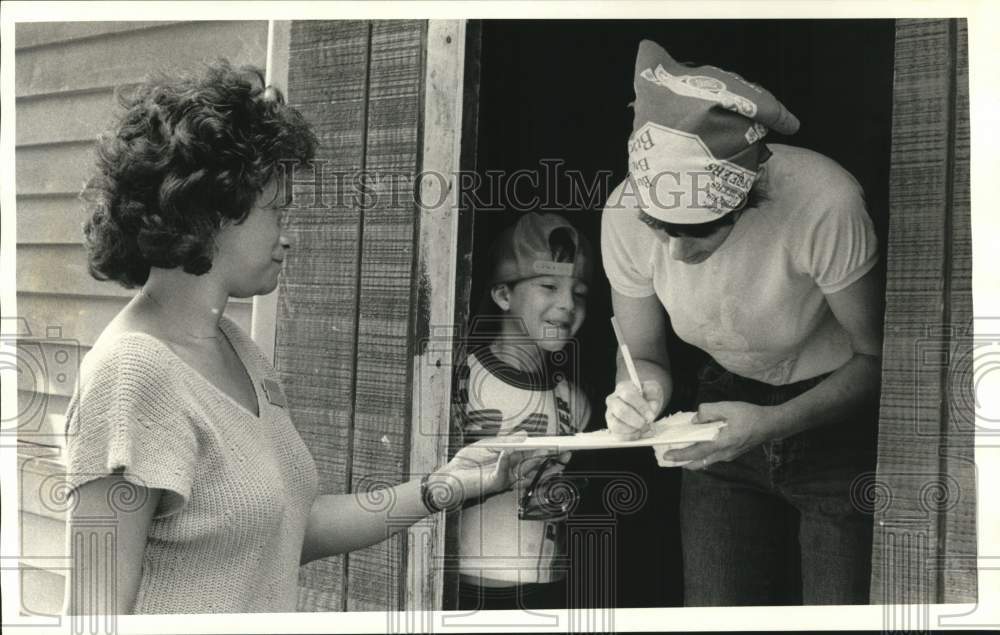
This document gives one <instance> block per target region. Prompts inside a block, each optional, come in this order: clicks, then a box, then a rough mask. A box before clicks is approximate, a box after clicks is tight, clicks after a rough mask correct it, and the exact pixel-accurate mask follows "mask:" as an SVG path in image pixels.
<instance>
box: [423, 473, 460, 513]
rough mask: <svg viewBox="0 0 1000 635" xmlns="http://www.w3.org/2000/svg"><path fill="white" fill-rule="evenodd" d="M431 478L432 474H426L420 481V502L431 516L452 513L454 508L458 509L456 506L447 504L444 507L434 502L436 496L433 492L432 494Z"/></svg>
mask: <svg viewBox="0 0 1000 635" xmlns="http://www.w3.org/2000/svg"><path fill="white" fill-rule="evenodd" d="M430 478H431V475H430V474H424V476H423V478H421V479H420V500H421V502H423V504H424V507H425V508H426V509H427V511H428V512H430V513H431V514H436V513H438V512H448V511H451V508H452V507H456V506H455V505H452V506H449V505H447V504H445V505H444V506H442V505H439V504H438V502H437V501H436V500H434V494H433V492H431V488H430V484H429V481H430ZM449 498H450V496H449Z"/></svg>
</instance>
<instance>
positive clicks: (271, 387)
mask: <svg viewBox="0 0 1000 635" xmlns="http://www.w3.org/2000/svg"><path fill="white" fill-rule="evenodd" d="M261 385H262V386H263V388H264V396H265V397H267V401H268V403H270V404H271V405H272V406H277V407H279V408H284V407H285V394H284V393H283V392H281V386H279V385H278V382H276V381H274V380H273V379H265V380H264V381H262V382H261Z"/></svg>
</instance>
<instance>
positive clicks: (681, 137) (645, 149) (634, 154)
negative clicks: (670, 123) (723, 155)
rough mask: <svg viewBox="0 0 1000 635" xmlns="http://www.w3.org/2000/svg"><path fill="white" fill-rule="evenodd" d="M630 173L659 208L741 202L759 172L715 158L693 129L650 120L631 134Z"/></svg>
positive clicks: (722, 207) (721, 209) (728, 206)
mask: <svg viewBox="0 0 1000 635" xmlns="http://www.w3.org/2000/svg"><path fill="white" fill-rule="evenodd" d="M628 151H629V173H630V174H631V175H632V178H633V179H635V182H636V185H637V186H638V187H639V191H640V196H641V197H642V198H643V199H646V200H645V203H646V204H647V205H649V206H652V207H656V208H660V209H691V210H710V211H714V212H716V213H719V214H723V213H726V212H728V211H730V210H733V209H735V208H737V207H738V206H739V205H740V204H741V203H742V202H743V200H744V199H745V198H746V196H747V194H748V193H749V192H750V188H751V187H752V186H753V183H754V180H755V179H756V178H757V175H756V173H755V172H751V171H750V170H747V169H744V168H742V167H740V166H738V165H736V164H734V163H731V162H729V161H724V160H720V159H716V158H715V157H714V156H712V153H711V152H710V151H709V149H708V148H707V147H706V146H705V145H704V144H703V143H702V142H701V140H700V139H699V138H698V137H697V136H696V135H693V134H689V133H686V132H681V131H679V130H674V129H672V128H667V127H665V126H660V125H658V124H654V123H647V124H645V125H644V126H643V127H641V128H640V129H639V130H637V131H636V132H635V133H634V134H633V135H632V137H631V139H629V148H628Z"/></svg>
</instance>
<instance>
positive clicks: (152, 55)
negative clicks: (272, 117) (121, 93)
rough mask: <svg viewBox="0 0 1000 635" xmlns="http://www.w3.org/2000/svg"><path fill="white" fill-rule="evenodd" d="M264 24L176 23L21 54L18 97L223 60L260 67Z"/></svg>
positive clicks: (16, 84)
mask: <svg viewBox="0 0 1000 635" xmlns="http://www.w3.org/2000/svg"><path fill="white" fill-rule="evenodd" d="M266 53H267V22H266V21H261V20H258V21H248V22H235V21H234V22H181V23H177V24H175V25H172V26H169V27H164V28H158V29H151V30H146V29H141V30H138V31H128V32H124V33H115V34H107V35H105V36H104V37H95V38H89V39H85V40H79V41H71V42H66V43H64V44H62V45H61V46H53V47H48V46H46V47H40V48H36V49H29V50H27V51H23V52H22V53H21V54H19V55H18V56H17V57H16V59H15V71H14V72H15V76H14V87H15V94H16V95H17V96H18V97H26V96H37V95H47V94H50V93H60V92H65V91H79V90H94V89H101V88H107V87H109V86H117V85H120V84H123V83H132V82H137V81H140V80H142V78H143V77H145V76H146V75H147V74H149V72H150V71H152V70H156V69H194V68H197V67H198V66H199V65H200V64H204V63H205V62H208V61H211V60H214V59H216V58H219V57H225V58H227V59H229V60H230V61H231V62H233V63H253V64H256V65H258V66H262V65H263V63H264V60H265V58H266Z"/></svg>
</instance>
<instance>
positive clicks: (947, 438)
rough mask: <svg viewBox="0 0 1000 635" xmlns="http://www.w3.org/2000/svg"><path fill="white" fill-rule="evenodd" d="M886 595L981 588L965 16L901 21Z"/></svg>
mask: <svg viewBox="0 0 1000 635" xmlns="http://www.w3.org/2000/svg"><path fill="white" fill-rule="evenodd" d="M895 73H896V75H895V87H894V88H895V91H894V92H895V97H894V100H895V101H894V104H893V137H892V168H891V178H890V210H891V212H890V222H889V248H888V280H887V290H886V315H885V325H886V330H885V346H884V351H883V381H882V402H881V424H880V427H879V461H878V471H877V477H876V480H875V481H874V482H872V483H870V487H871V491H869V492H867V494H865V495H867V496H868V497H869V499H870V501H871V502H872V503H873V505H874V508H875V512H876V526H875V538H874V541H875V544H874V553H873V563H872V566H873V570H872V602H874V603H879V604H886V605H889V608H887V613H886V618H887V620H889V622H890V623H889V624H887V626H888V627H890V628H893V629H897V628H904V627H918V628H919V627H921V626H922V627H923V628H926V627H927V626H928V625H927V624H923V625H921V624H913V623H912V621H913V620H914V619H916V620H919V619H921V618H920V616H919V615H915V614H912V612H908V611H907V610H906V609H901V610H895V609H893V608H891V607H892V606H893V605H902V604H912V603H918V602H919V603H932V602H974V601H975V599H976V568H975V558H976V543H975V538H976V529H975V527H976V523H975V486H976V484H975V467H974V464H973V434H974V430H975V425H974V423H975V422H974V412H973V406H972V403H971V402H970V400H969V399H968V398H967V396H968V395H969V393H970V391H971V390H972V379H973V378H972V363H971V351H972V345H973V339H972V332H971V329H972V294H971V277H972V276H971V269H972V254H971V228H970V203H969V110H968V65H967V48H966V23H965V21H964V20H900V21H898V22H897V29H896V54H895Z"/></svg>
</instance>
